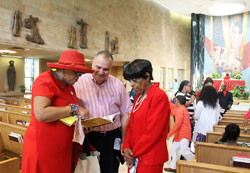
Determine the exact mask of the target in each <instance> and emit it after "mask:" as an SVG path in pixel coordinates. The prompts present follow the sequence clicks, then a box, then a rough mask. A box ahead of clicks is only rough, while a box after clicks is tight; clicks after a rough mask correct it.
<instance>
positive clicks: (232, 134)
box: [215, 123, 240, 145]
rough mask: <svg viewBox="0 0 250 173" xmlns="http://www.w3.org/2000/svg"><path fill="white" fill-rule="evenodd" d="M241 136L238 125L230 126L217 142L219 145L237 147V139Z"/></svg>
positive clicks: (232, 124)
mask: <svg viewBox="0 0 250 173" xmlns="http://www.w3.org/2000/svg"><path fill="white" fill-rule="evenodd" d="M239 136H240V128H239V126H238V125H237V124H234V123H231V124H228V125H227V126H226V128H225V132H224V134H223V136H222V138H221V139H220V140H219V141H217V142H215V143H217V144H228V145H237V138H238V137H239Z"/></svg>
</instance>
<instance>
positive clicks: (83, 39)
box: [77, 19, 88, 49]
mask: <svg viewBox="0 0 250 173" xmlns="http://www.w3.org/2000/svg"><path fill="white" fill-rule="evenodd" d="M77 24H78V25H80V44H79V46H80V48H82V49H86V48H87V47H88V46H87V25H88V24H87V23H85V22H84V21H83V20H82V19H80V20H78V21H77Z"/></svg>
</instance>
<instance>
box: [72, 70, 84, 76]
mask: <svg viewBox="0 0 250 173" xmlns="http://www.w3.org/2000/svg"><path fill="white" fill-rule="evenodd" d="M73 72H74V73H75V75H76V76H81V75H82V74H84V73H83V72H79V71H73Z"/></svg>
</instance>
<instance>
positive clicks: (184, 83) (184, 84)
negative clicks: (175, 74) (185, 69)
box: [175, 80, 189, 96]
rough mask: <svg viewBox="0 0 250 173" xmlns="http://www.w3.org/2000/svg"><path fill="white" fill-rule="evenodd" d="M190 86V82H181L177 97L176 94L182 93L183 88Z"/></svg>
mask: <svg viewBox="0 0 250 173" xmlns="http://www.w3.org/2000/svg"><path fill="white" fill-rule="evenodd" d="M188 84H189V81H188V80H183V81H182V82H181V84H180V86H179V89H178V91H177V92H176V93H175V96H176V94H177V93H178V92H181V91H182V90H183V87H184V86H186V85H188Z"/></svg>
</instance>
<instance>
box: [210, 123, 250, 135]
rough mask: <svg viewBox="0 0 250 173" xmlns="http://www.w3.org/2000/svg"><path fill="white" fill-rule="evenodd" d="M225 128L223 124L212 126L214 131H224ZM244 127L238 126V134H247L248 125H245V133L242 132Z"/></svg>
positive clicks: (249, 128)
mask: <svg viewBox="0 0 250 173" xmlns="http://www.w3.org/2000/svg"><path fill="white" fill-rule="evenodd" d="M225 128H226V126H225V125H215V126H214V131H215V132H223V133H224V132H225ZM244 129H245V127H241V126H240V134H245V135H247V134H249V132H250V127H247V128H246V129H247V133H245V132H244Z"/></svg>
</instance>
